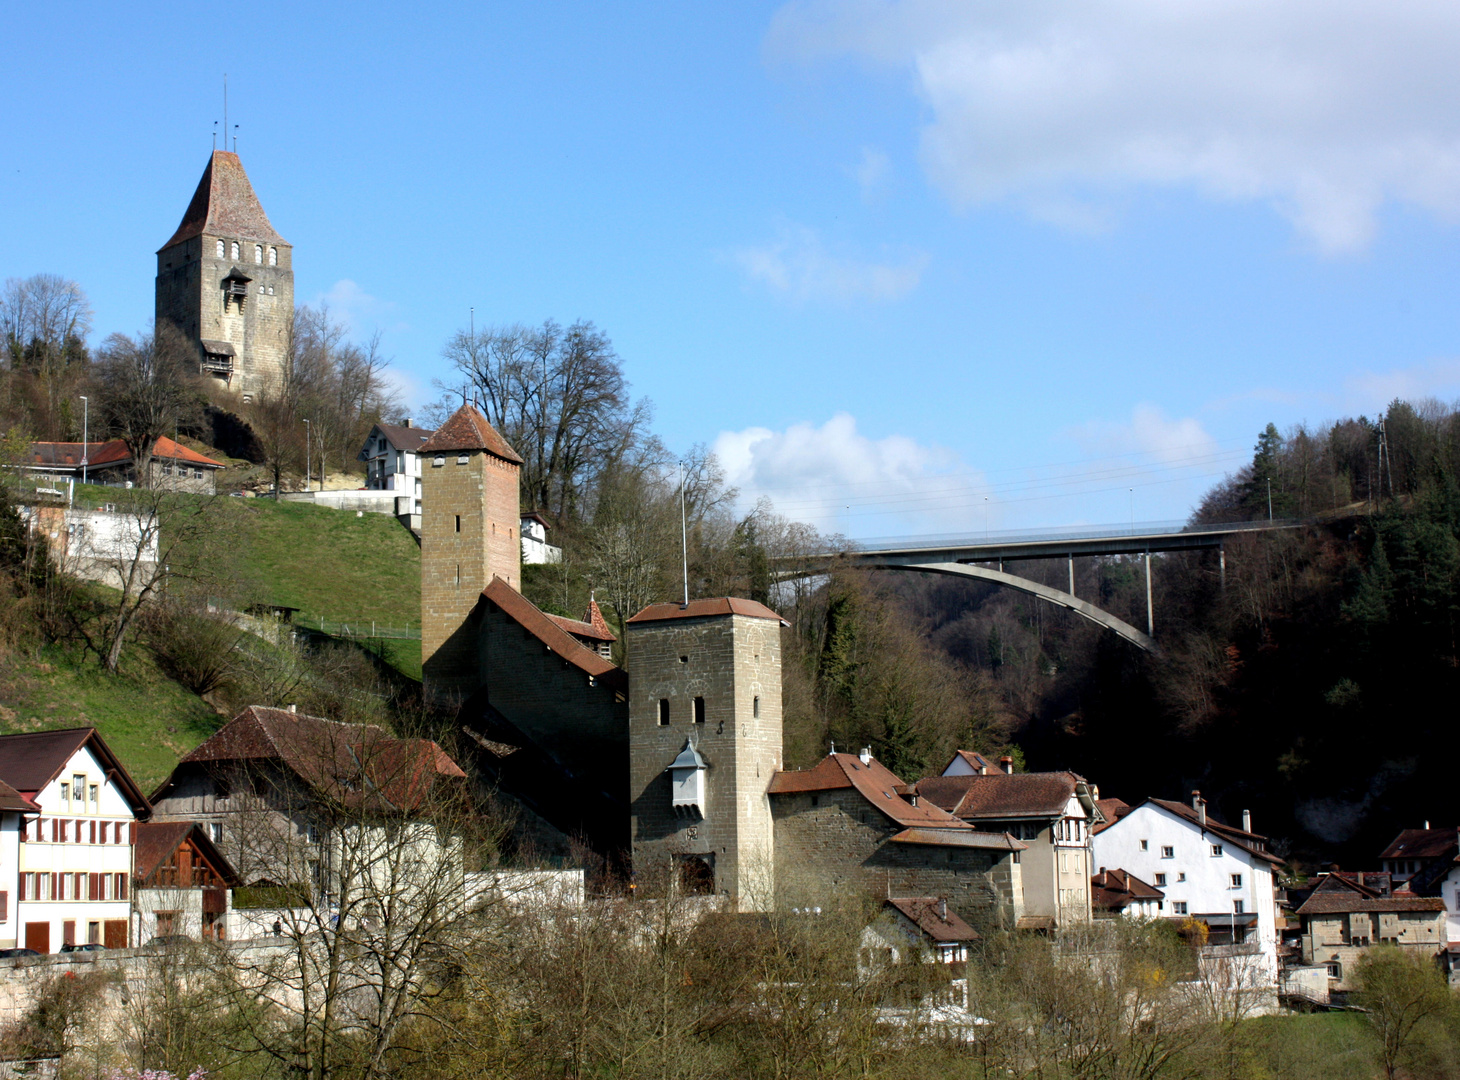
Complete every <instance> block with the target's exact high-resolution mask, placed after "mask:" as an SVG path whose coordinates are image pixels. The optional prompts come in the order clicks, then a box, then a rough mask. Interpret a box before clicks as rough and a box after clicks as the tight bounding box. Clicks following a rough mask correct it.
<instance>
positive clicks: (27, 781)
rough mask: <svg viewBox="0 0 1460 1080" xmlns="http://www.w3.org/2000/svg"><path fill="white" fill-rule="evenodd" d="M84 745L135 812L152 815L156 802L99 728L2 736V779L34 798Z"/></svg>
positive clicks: (0, 770)
mask: <svg viewBox="0 0 1460 1080" xmlns="http://www.w3.org/2000/svg"><path fill="white" fill-rule="evenodd" d="M83 746H84V747H87V748H88V749H89V750H90V751H91V754H92V756H93V757H94V758H96V760H97V762H98V763H100V765H101V767H102V768H104V769H105V770H106V772H107V775H108V776H109V777H110V778H111V780H112V781H113V782H114V783H115V784H116V785H117V788H118V790H119V791H121V793H122V796H123V798H125V799H126V800H127V801H128V802H129V803H131V804H132V812H133V813H134V814H136V815H137V816H138V817H141V818H145V817H149V816H150V815H151V813H152V804H151V803H149V802H148V801H147V796H146V795H144V794H143V793H142V789H141V788H139V787H138V786H137V783H136V781H134V780H133V779H132V776H131V774H130V773H129V772H127V770H126V769H125V768H124V767H123V766H122V763H121V762H120V761H118V760H117V756H116V755H115V754H113V753H112V750H111V747H109V746H108V745H107V744H106V740H104V739H103V738H102V737H101V735H100V733H98V732H97V730H96V728H65V729H63V730H60V731H34V732H28V733H25V734H22V735H0V781H4V782H5V783H6V784H9V785H10V786H11V787H12V788H14V789H15V790H16V791H17V792H19V793H20V794H21V795H24V796H25V797H26V798H27V799H32V800H33V799H34V798H35V797H36V795H38V794H40V791H41V789H42V788H44V787H45V786H46V785H47V784H49V783H50V782H51V781H52V780H54V779H56V777H58V776H60V775H61V772H62V770H63V769H65V768H66V765H67V763H68V762H69V761H70V760H71V756H72V755H73V754H75V753H76V751H78V750H80V749H81V748H82V747H83Z"/></svg>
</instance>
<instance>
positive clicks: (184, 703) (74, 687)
mask: <svg viewBox="0 0 1460 1080" xmlns="http://www.w3.org/2000/svg"><path fill="white" fill-rule="evenodd" d="M0 702H3V704H0V731H3V732H5V733H7V734H10V733H14V732H23V731H51V730H56V729H59V728H71V727H95V728H96V729H97V730H98V731H100V732H101V735H102V738H104V739H105V740H106V741H107V744H108V745H109V746H110V747H111V748H112V750H113V751H115V752H116V755H117V756H118V757H119V758H121V760H122V763H123V764H124V765H126V767H127V771H128V772H130V773H131V774H132V776H133V778H134V779H136V781H137V782H138V783H139V784H141V786H142V788H143V790H144V791H147V792H149V793H150V792H151V791H152V789H153V788H154V787H155V786H156V785H157V784H159V783H161V782H162V780H163V779H165V778H166V776H167V774H168V773H169V772H171V771H172V767H173V765H175V764H176V763H177V759H178V758H180V757H181V756H182V755H183V754H186V753H187V752H188V751H189V750H191V749H192V748H193V747H195V746H197V745H198V743H200V742H202V741H203V740H204V739H206V738H207V737H208V736H209V735H211V734H212V733H213V732H214V731H216V730H217V729H218V727H219V726H220V725H221V724H222V723H223V717H221V716H219V715H218V714H217V713H216V712H215V711H214V710H213V708H212V706H210V705H209V704H208V703H207V702H205V701H204V700H203V699H202V698H200V697H198V696H197V695H196V694H194V693H192V692H191V691H189V690H187V689H185V688H184V687H183V686H181V685H179V684H178V683H176V682H173V681H172V680H171V679H169V678H167V677H166V676H165V675H163V674H162V673H161V672H160V671H158V670H157V668H156V667H155V666H154V665H153V664H152V662H151V659H150V657H148V656H147V654H146V650H143V649H136V650H134V651H133V653H132V654H131V655H129V657H128V660H127V663H126V665H125V667H124V669H123V671H122V672H121V673H120V674H118V675H109V674H107V673H106V672H105V671H104V670H102V668H101V667H100V666H99V665H98V664H97V663H96V660H95V658H94V657H91V658H87V659H85V660H83V659H82V658H81V657H80V656H78V655H76V654H74V653H71V652H69V651H67V650H65V649H61V648H46V649H41V650H38V651H35V652H31V651H25V652H16V653H14V654H12V655H10V656H9V657H6V658H5V659H3V660H0Z"/></svg>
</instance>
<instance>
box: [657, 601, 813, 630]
mask: <svg viewBox="0 0 1460 1080" xmlns="http://www.w3.org/2000/svg"><path fill="white" fill-rule="evenodd" d="M715 615H744V616H745V617H746V618H749V619H775V620H776V622H779V623H785V624H786V625H788V626H789V625H790V624H789V623H786V620H785V619H782V618H781V617H780V616H779V615H777V614H776V613H775V612H774V611H772V610H771V609H770V608H768V607H766V606H765V605H764V604H760V603H757V602H756V601H754V600H742V599H740V598H739V597H735V596H717V597H714V598H713V599H708V600H691V601H690V602H689V604H688V605H685V604H680V603H667V604H650V605H649V606H648V607H646V608H645V609H644V610H643V611H641V612H639V613H638V614H637V615H635V616H634V617H633V618H632V619H630V620H629V622H631V623H650V622H663V621H664V620H666V619H703V618H709V617H711V616H715Z"/></svg>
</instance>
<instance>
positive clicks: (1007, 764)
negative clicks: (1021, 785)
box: [999, 754, 1014, 776]
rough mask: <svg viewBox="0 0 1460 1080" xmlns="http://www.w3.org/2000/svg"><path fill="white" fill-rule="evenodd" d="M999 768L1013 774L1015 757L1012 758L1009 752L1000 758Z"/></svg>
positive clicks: (1010, 774)
mask: <svg viewBox="0 0 1460 1080" xmlns="http://www.w3.org/2000/svg"><path fill="white" fill-rule="evenodd" d="M999 768H1001V769H1003V770H1004V772H1005V774H1007V775H1009V776H1013V775H1014V759H1013V758H1011V757H1010V756H1009V755H1008V754H1005V755H1004V756H1003V757H1001V758H999Z"/></svg>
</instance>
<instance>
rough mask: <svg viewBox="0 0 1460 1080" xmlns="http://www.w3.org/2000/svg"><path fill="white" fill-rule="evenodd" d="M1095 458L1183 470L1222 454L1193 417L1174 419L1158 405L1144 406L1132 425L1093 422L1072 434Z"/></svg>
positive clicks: (1136, 410)
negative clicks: (1123, 459) (1117, 458)
mask: <svg viewBox="0 0 1460 1080" xmlns="http://www.w3.org/2000/svg"><path fill="white" fill-rule="evenodd" d="M1070 434H1071V435H1072V436H1073V437H1074V439H1075V441H1076V442H1077V443H1078V444H1079V445H1080V446H1081V447H1082V448H1083V449H1084V450H1085V451H1086V453H1089V454H1092V455H1098V456H1100V457H1113V456H1119V455H1129V456H1132V457H1139V458H1141V459H1143V460H1144V461H1147V462H1150V463H1151V464H1155V465H1167V466H1173V465H1176V466H1179V465H1186V464H1188V463H1191V462H1194V461H1198V462H1199V461H1206V460H1207V459H1210V458H1212V457H1213V456H1215V455H1218V454H1220V453H1221V447H1220V446H1219V445H1218V444H1217V440H1216V439H1214V438H1212V436H1211V435H1210V434H1209V433H1208V432H1207V430H1206V428H1204V427H1202V424H1201V421H1200V420H1198V419H1196V418H1195V417H1192V416H1185V417H1182V418H1180V419H1178V420H1172V419H1170V418H1169V417H1168V416H1167V415H1166V413H1165V412H1164V411H1163V410H1162V409H1160V408H1159V407H1157V406H1155V405H1150V404H1141V405H1137V406H1136V407H1135V408H1134V409H1132V410H1131V418H1130V419H1129V420H1128V421H1121V422H1119V423H1111V422H1109V421H1102V420H1097V421H1092V422H1090V423H1088V424H1083V425H1081V426H1080V427H1078V428H1075V429H1074V430H1073V431H1072V432H1071V433H1070Z"/></svg>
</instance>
